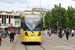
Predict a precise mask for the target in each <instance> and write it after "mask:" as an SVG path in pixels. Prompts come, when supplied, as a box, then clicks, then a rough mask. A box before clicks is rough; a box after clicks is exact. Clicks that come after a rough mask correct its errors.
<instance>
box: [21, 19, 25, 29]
mask: <svg viewBox="0 0 75 50" xmlns="http://www.w3.org/2000/svg"><path fill="white" fill-rule="evenodd" d="M23 27H24V18H21V28H23Z"/></svg>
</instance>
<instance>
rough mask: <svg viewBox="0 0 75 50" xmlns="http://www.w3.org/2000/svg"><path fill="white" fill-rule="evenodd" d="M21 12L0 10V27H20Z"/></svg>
mask: <svg viewBox="0 0 75 50" xmlns="http://www.w3.org/2000/svg"><path fill="white" fill-rule="evenodd" d="M22 14H23V12H16V13H15V12H14V11H0V28H8V27H9V26H14V27H20V26H21V18H20V16H21V15H22Z"/></svg>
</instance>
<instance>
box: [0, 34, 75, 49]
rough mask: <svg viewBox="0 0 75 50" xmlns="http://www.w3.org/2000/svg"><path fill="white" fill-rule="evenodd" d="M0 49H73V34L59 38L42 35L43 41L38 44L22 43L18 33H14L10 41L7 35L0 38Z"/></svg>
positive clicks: (74, 43)
mask: <svg viewBox="0 0 75 50" xmlns="http://www.w3.org/2000/svg"><path fill="white" fill-rule="evenodd" d="M2 40H3V41H2V45H1V46H0V50H75V36H74V37H72V38H69V40H67V39H66V36H64V37H62V38H59V37H58V36H57V35H54V34H52V35H51V36H49V35H48V34H47V35H43V41H42V42H41V45H39V44H34V43H33V44H28V45H25V44H22V43H21V41H20V35H19V34H16V35H15V40H14V42H13V43H10V39H9V37H7V38H2Z"/></svg>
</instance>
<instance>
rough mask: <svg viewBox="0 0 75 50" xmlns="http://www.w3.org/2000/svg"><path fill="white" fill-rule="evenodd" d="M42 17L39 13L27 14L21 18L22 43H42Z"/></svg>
mask: <svg viewBox="0 0 75 50" xmlns="http://www.w3.org/2000/svg"><path fill="white" fill-rule="evenodd" d="M42 36H43V33H42V15H41V14H40V13H39V12H26V13H25V14H23V15H22V16H21V30H20V39H21V42H42Z"/></svg>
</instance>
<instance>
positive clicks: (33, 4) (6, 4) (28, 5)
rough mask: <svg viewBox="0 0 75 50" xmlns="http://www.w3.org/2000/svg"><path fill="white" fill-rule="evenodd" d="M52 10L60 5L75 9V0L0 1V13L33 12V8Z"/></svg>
mask: <svg viewBox="0 0 75 50" xmlns="http://www.w3.org/2000/svg"><path fill="white" fill-rule="evenodd" d="M40 3H41V8H44V9H52V8H53V7H54V5H59V3H61V7H64V8H66V9H67V8H68V6H72V7H74V8H75V1H74V0H0V11H11V10H14V11H25V10H31V9H32V8H40Z"/></svg>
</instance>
